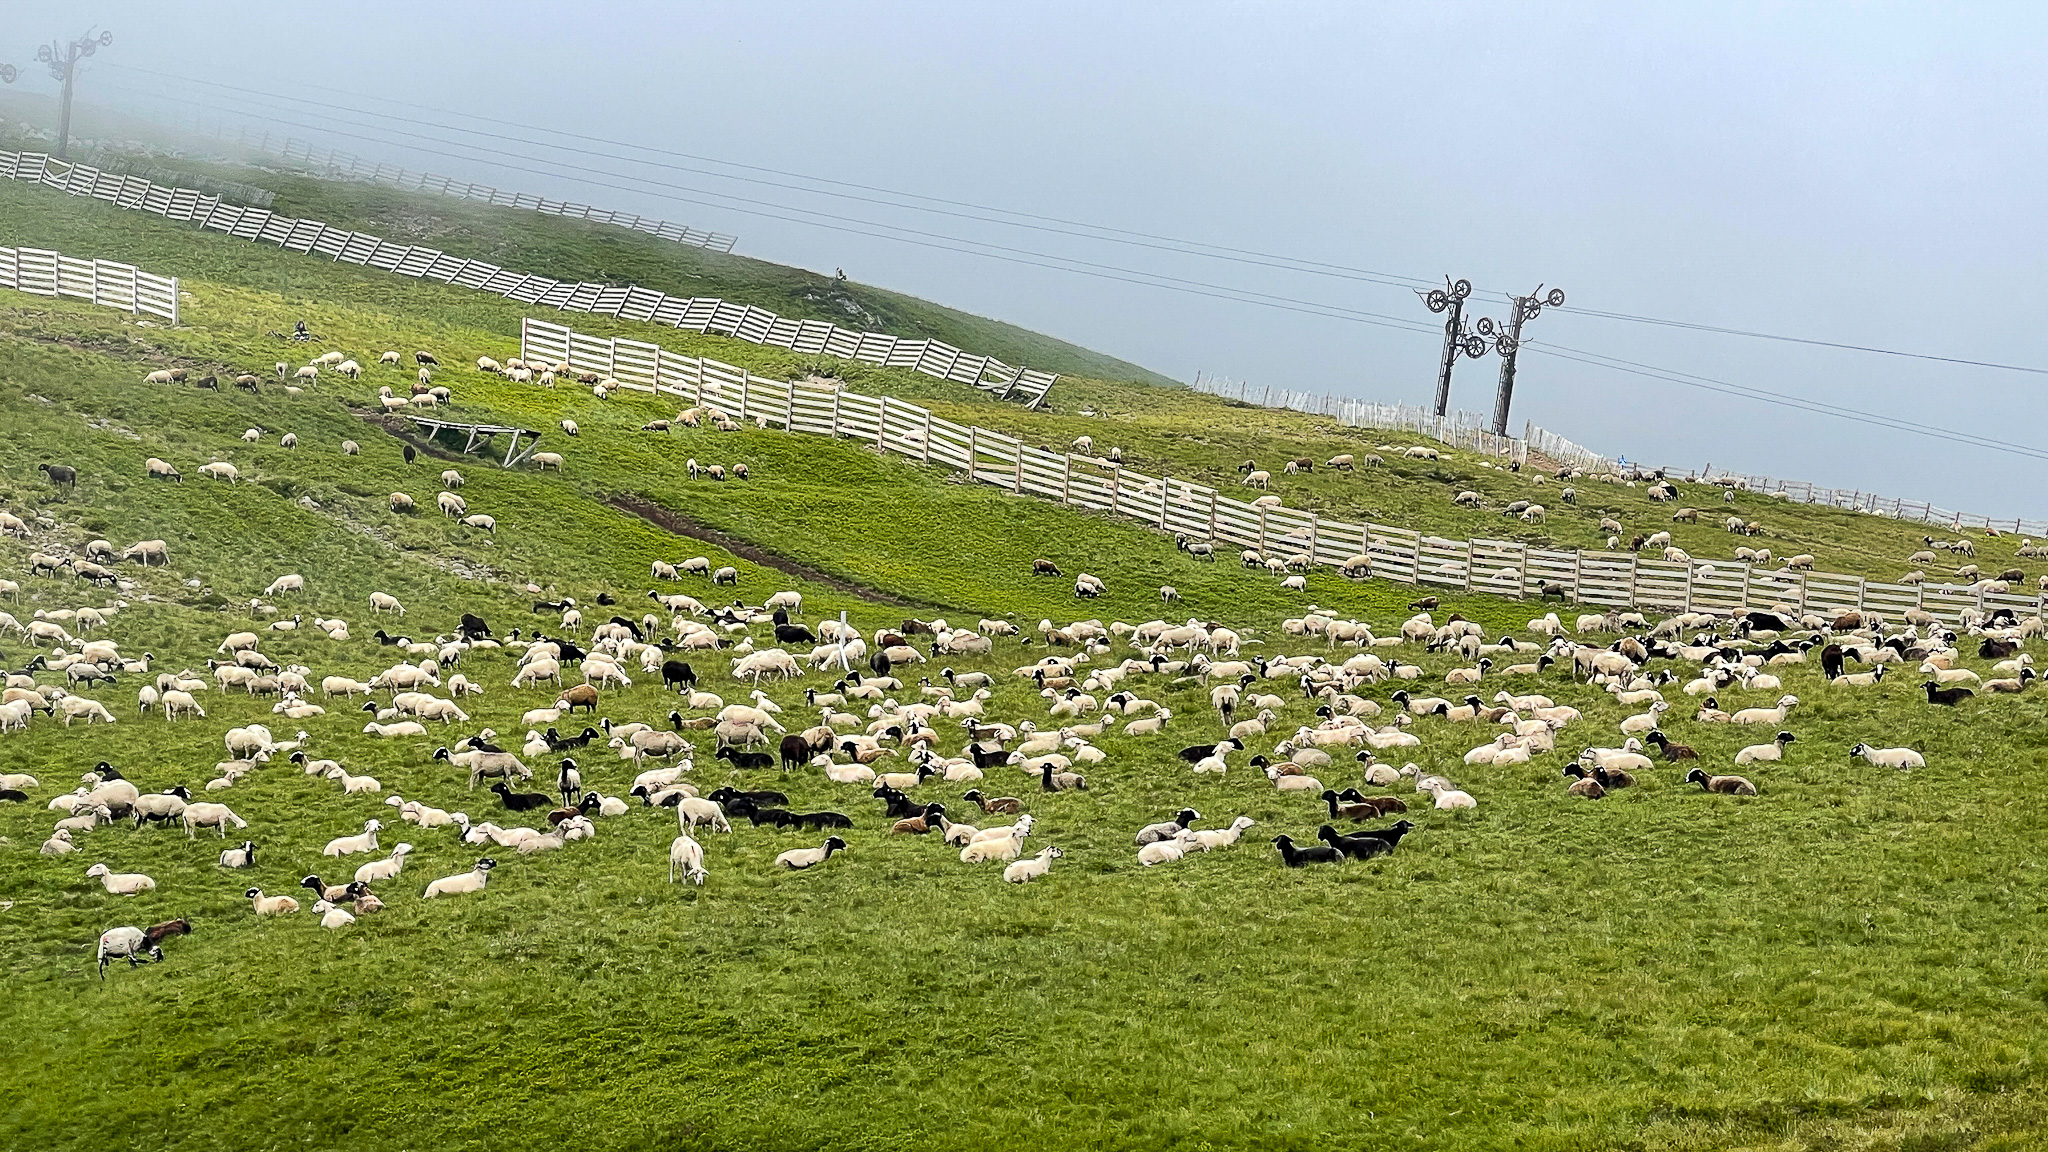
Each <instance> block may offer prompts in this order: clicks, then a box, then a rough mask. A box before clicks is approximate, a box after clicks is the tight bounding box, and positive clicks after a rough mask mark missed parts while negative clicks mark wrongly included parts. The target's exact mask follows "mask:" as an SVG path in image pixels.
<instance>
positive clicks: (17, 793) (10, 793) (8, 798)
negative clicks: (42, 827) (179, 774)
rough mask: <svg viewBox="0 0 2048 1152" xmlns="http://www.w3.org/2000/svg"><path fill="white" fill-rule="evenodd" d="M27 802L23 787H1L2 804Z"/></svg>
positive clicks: (138, 819) (137, 821)
mask: <svg viewBox="0 0 2048 1152" xmlns="http://www.w3.org/2000/svg"><path fill="white" fill-rule="evenodd" d="M27 802H28V793H26V792H23V791H22V790H21V789H19V788H0V804H25V803H27ZM135 822H136V823H137V824H140V823H142V817H141V816H139V815H138V816H137V817H135Z"/></svg>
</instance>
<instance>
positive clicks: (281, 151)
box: [242, 130, 739, 252]
mask: <svg viewBox="0 0 2048 1152" xmlns="http://www.w3.org/2000/svg"><path fill="white" fill-rule="evenodd" d="M242 143H243V144H244V145H245V146H246V147H248V148H250V149H252V150H254V151H257V152H268V153H271V154H272V155H276V156H280V157H283V158H284V159H285V160H288V161H292V162H294V163H298V164H303V165H305V166H306V167H307V168H309V169H312V170H313V171H314V172H315V173H316V174H317V175H320V176H323V177H327V178H330V179H340V180H355V181H360V182H362V183H367V184H382V185H384V186H386V187H389V188H397V189H400V190H401V191H405V192H438V193H440V194H442V195H444V196H454V197H457V198H459V199H463V200H481V201H483V202H484V203H486V204H493V205H497V206H498V207H502V208H523V209H527V210H529V211H533V212H539V213H541V214H542V215H545V216H565V217H568V218H570V219H574V220H589V221H591V222H593V223H597V224H616V225H618V226H619V227H621V228H631V229H632V230H633V231H635V232H645V233H647V234H648V235H650V236H659V237H661V238H662V239H664V240H673V241H675V242H676V243H678V244H687V245H689V246H690V247H692V248H709V249H711V250H712V251H714V252H730V251H732V248H733V245H734V244H737V243H739V237H737V236H733V235H730V234H728V233H725V232H707V231H704V230H703V229H701V228H691V227H689V226H687V225H684V224H675V223H671V222H670V221H667V220H650V219H648V218H647V217H645V216H641V215H638V214H636V213H630V212H614V211H611V210H609V209H605V208H593V207H591V206H590V205H588V204H578V203H575V202H574V201H570V200H549V199H547V198H546V197H544V196H534V195H532V194H530V193H526V192H507V191H504V190H503V189H499V188H493V187H491V186H489V185H487V184H474V183H470V182H468V181H464V180H456V179H454V178H452V177H449V176H436V175H434V174H433V173H431V172H412V171H408V170H406V169H404V168H401V167H398V166H397V165H392V164H380V163H376V162H373V161H369V160H365V159H363V158H362V157H361V156H357V155H355V154H354V153H352V152H337V151H335V150H334V149H332V148H315V147H313V145H311V144H309V143H307V142H306V141H304V140H297V139H293V138H291V137H286V138H285V139H284V140H283V141H282V142H281V143H278V144H277V145H275V146H274V147H273V145H272V143H271V140H270V135H269V133H265V134H264V135H263V136H262V137H261V138H260V139H259V140H257V141H255V142H251V141H250V139H249V136H248V132H247V131H246V130H244V132H243V134H242Z"/></svg>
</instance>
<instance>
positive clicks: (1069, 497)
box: [1060, 452, 1074, 504]
mask: <svg viewBox="0 0 2048 1152" xmlns="http://www.w3.org/2000/svg"><path fill="white" fill-rule="evenodd" d="M1073 502H1074V454H1073V453H1072V452H1069V453H1067V466H1066V470H1065V471H1064V472H1061V473H1060V503H1062V504H1072V503H1073Z"/></svg>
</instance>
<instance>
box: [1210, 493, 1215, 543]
mask: <svg viewBox="0 0 2048 1152" xmlns="http://www.w3.org/2000/svg"><path fill="white" fill-rule="evenodd" d="M1209 539H1211V540H1214V539H1216V490H1215V489H1214V488H1211V489H1209Z"/></svg>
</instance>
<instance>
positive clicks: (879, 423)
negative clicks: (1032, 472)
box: [875, 396, 1024, 465]
mask: <svg viewBox="0 0 2048 1152" xmlns="http://www.w3.org/2000/svg"><path fill="white" fill-rule="evenodd" d="M1018 446H1019V447H1022V446H1023V445H1022V442H1021V441H1020V442H1019V444H1018ZM875 447H877V448H880V449H882V450H883V451H885V452H886V451H888V448H889V398H888V397H887V396H884V397H882V399H881V401H880V402H879V403H877V404H876V405H875ZM1023 461H1024V457H1023V456H1021V455H1019V456H1018V457H1017V462H1018V463H1019V464H1020V465H1021V464H1022V463H1023Z"/></svg>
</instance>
